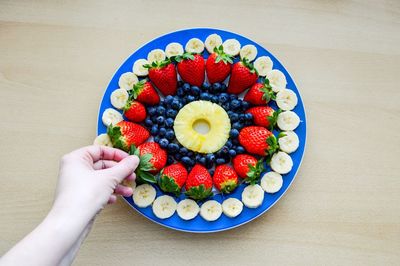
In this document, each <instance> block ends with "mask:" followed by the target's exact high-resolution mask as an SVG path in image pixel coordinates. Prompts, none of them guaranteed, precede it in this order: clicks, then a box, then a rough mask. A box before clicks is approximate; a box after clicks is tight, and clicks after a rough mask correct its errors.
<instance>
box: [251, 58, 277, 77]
mask: <svg viewBox="0 0 400 266" xmlns="http://www.w3.org/2000/svg"><path fill="white" fill-rule="evenodd" d="M273 65H274V63H273V62H272V60H271V58H270V57H269V56H260V57H259V58H257V59H256V61H254V68H255V69H256V70H257V72H258V75H259V76H262V77H265V76H266V75H267V74H268V72H270V71H271V70H272V67H273Z"/></svg>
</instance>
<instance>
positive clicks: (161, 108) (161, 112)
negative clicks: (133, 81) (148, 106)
mask: <svg viewBox="0 0 400 266" xmlns="http://www.w3.org/2000/svg"><path fill="white" fill-rule="evenodd" d="M157 114H159V115H165V108H164V106H158V107H157Z"/></svg>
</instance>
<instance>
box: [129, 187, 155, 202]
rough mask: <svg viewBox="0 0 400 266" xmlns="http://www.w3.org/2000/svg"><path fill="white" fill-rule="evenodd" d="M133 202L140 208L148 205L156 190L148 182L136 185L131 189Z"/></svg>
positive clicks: (152, 199)
mask: <svg viewBox="0 0 400 266" xmlns="http://www.w3.org/2000/svg"><path fill="white" fill-rule="evenodd" d="M132 197H133V202H134V203H135V204H136V205H137V206H138V207H140V208H146V207H148V206H150V205H151V204H152V203H153V201H154V199H155V198H156V190H155V188H154V187H153V186H151V185H149V184H143V185H140V186H137V187H136V189H135V190H134V191H133V195H132Z"/></svg>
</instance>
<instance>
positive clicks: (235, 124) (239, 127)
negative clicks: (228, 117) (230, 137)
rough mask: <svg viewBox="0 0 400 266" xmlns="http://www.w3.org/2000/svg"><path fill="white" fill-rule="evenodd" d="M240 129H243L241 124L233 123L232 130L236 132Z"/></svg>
mask: <svg viewBox="0 0 400 266" xmlns="http://www.w3.org/2000/svg"><path fill="white" fill-rule="evenodd" d="M242 127H243V124H242V123H240V122H235V123H233V125H232V128H233V129H237V130H240V129H242Z"/></svg>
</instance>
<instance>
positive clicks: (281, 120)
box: [277, 111, 300, 131]
mask: <svg viewBox="0 0 400 266" xmlns="http://www.w3.org/2000/svg"><path fill="white" fill-rule="evenodd" d="M277 124H278V127H279V128H280V129H282V130H285V131H293V130H295V129H296V128H297V127H298V126H299V124H300V117H299V116H298V115H297V114H296V113H295V112H293V111H284V112H282V113H280V114H279V115H278V121H277Z"/></svg>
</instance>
